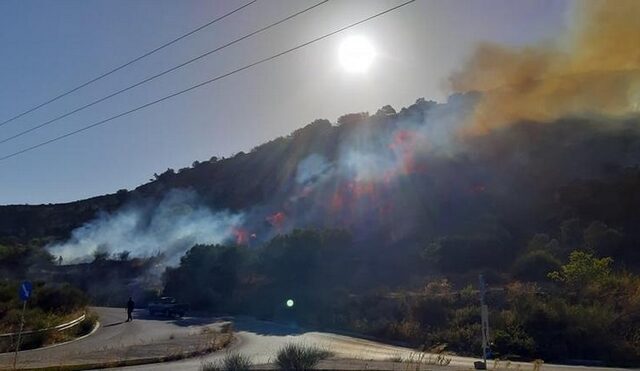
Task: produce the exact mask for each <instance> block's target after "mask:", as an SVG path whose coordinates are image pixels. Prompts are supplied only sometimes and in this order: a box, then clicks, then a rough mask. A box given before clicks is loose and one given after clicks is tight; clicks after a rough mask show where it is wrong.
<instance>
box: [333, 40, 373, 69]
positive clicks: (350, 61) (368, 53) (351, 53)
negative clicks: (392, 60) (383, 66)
mask: <svg viewBox="0 0 640 371" xmlns="http://www.w3.org/2000/svg"><path fill="white" fill-rule="evenodd" d="M338 56H339V58H340V64H341V65H342V67H343V68H344V69H345V71H347V72H352V73H365V72H367V71H368V70H369V67H371V64H372V63H373V59H374V58H375V56H376V52H375V50H374V48H373V45H372V44H371V42H369V40H367V39H366V38H364V37H362V36H351V37H349V38H347V39H345V40H344V41H343V42H342V44H340V49H339V51H338Z"/></svg>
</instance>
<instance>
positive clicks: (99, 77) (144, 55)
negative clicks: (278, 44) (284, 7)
mask: <svg viewBox="0 0 640 371" xmlns="http://www.w3.org/2000/svg"><path fill="white" fill-rule="evenodd" d="M256 1H258V0H252V1H249V2H248V3H246V4H244V5H242V6H240V7H238V8H236V9H234V10H232V11H230V12H228V13H226V14H224V15H221V16H219V17H217V18H215V19H212V20H211V21H209V22H207V23H205V24H203V25H202V26H200V27H198V28H195V29H193V30H191V31H189V32H187V33H185V34H183V35H181V36H178V37H176V38H175V39H173V40H171V41H169V42H166V43H164V44H162V45H160V46H158V47H157V48H155V49H152V50H150V51H148V52H146V53H144V54H142V55H140V56H139V57H136V58H134V59H131V60H130V61H128V62H126V63H124V64H121V65H119V66H118V67H115V68H113V69H111V70H109V71H107V72H105V73H103V74H101V75H99V76H97V77H94V78H93V79H91V80H89V81H87V82H85V83H83V84H80V85H78V86H76V87H75V88H72V89H70V90H67V91H65V92H63V93H61V94H59V95H56V96H55V97H53V98H51V99H49V100H47V101H45V102H42V103H40V104H38V105H37V106H34V107H31V108H29V109H28V110H26V111H23V112H21V113H19V114H17V115H15V116H13V117H10V118H8V119H6V120H4V121H2V122H0V126H3V125H6V124H8V123H10V122H12V121H14V120H16V119H19V118H20V117H22V116H24V115H26V114H29V113H31V112H33V111H35V110H37V109H39V108H42V107H44V106H46V105H47V104H50V103H53V102H55V101H57V100H58V99H60V98H62V97H65V96H67V95H69V94H71V93H73V92H75V91H78V90H80V89H82V88H84V87H85V86H87V85H90V84H93V83H94V82H96V81H98V80H101V79H103V78H105V77H107V76H109V75H111V74H113V73H115V72H117V71H120V70H121V69H123V68H125V67H127V66H130V65H132V64H134V63H136V62H137V61H139V60H141V59H143V58H146V57H148V56H150V55H151V54H154V53H156V52H158V51H160V50H162V49H164V48H166V47H168V46H170V45H173V44H175V43H177V42H178V41H180V40H182V39H184V38H186V37H189V36H191V35H193V34H194V33H196V32H198V31H201V30H203V29H205V28H207V27H209V26H211V25H212V24H214V23H216V22H218V21H221V20H223V19H225V18H227V17H229V16H230V15H232V14H234V13H236V12H239V11H240V10H242V9H244V8H246V7H248V6H249V5H251V4H253V3H255V2H256Z"/></svg>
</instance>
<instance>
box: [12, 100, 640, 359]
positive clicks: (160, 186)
mask: <svg viewBox="0 0 640 371" xmlns="http://www.w3.org/2000/svg"><path fill="white" fill-rule="evenodd" d="M477 98H478V95H477V94H464V95H454V96H451V97H450V99H449V101H448V102H446V103H435V102H428V101H425V100H423V99H419V100H418V101H416V103H415V104H413V105H411V106H409V107H407V108H403V109H402V110H400V111H399V112H396V111H395V110H394V109H393V108H391V107H390V106H385V107H382V108H381V109H380V110H379V111H378V112H376V113H375V114H373V115H369V114H367V113H356V114H348V115H345V116H342V117H341V118H340V119H338V121H337V122H336V123H331V122H329V121H327V120H316V121H314V122H312V123H311V124H309V125H307V126H305V127H303V128H301V129H299V130H296V131H295V132H293V133H292V134H291V135H289V136H287V137H283V138H277V139H275V140H273V141H271V142H268V143H265V144H263V145H260V146H258V147H256V148H254V149H253V150H251V151H250V152H248V153H239V154H237V155H235V156H233V157H231V158H227V159H218V158H212V159H210V160H208V161H201V162H198V161H196V162H194V164H193V165H192V166H191V167H189V168H184V169H181V170H178V171H174V170H171V169H169V170H167V171H165V172H163V173H161V174H159V175H158V174H156V175H155V176H154V180H152V181H150V182H149V183H147V184H144V185H141V186H139V187H138V188H136V189H134V190H132V191H118V192H117V193H115V194H112V195H106V196H100V197H96V198H92V199H87V200H82V201H77V202H73V203H69V204H61V205H40V206H26V205H23V206H3V207H0V269H1V270H2V272H3V274H4V276H5V277H14V278H16V279H20V278H22V277H32V278H37V279H42V280H46V281H53V282H68V283H72V284H73V285H75V286H77V287H79V288H80V289H82V290H83V291H84V292H86V293H87V294H88V295H89V297H90V299H91V300H92V301H93V302H94V303H101V304H116V303H118V300H119V299H118V298H119V296H118V295H120V294H121V293H122V292H127V291H128V292H132V293H133V295H134V296H136V298H139V299H138V300H140V301H144V300H146V299H148V298H152V297H153V296H154V295H157V294H160V293H162V294H169V295H173V296H176V297H178V298H179V299H180V300H184V301H187V302H189V303H191V304H192V305H193V306H194V307H195V308H198V309H206V310H212V311H219V312H225V313H229V312H231V313H245V314H250V315H255V316H258V317H260V318H271V319H280V320H287V321H296V322H299V323H301V324H305V325H308V326H317V327H324V328H330V329H336V328H337V329H340V330H349V331H356V332H360V333H365V334H369V335H374V336H378V337H381V338H384V339H388V340H395V341H402V342H405V343H409V344H412V345H414V346H423V347H427V348H431V347H438V349H442V348H444V349H447V350H451V351H455V352H458V353H463V354H474V353H475V354H477V352H478V349H479V343H478V336H477V334H478V333H479V323H478V321H479V315H478V310H479V307H478V303H477V293H476V292H475V291H474V287H475V285H476V282H477V275H478V274H479V273H483V274H484V275H485V277H486V279H487V281H488V283H489V285H490V286H491V287H494V288H495V289H494V290H492V291H491V292H490V295H489V299H488V300H489V302H490V305H491V307H492V318H491V320H490V321H491V323H492V326H493V328H494V329H495V332H494V333H493V334H492V336H493V341H494V342H495V345H494V347H493V348H494V350H495V352H496V354H497V355H500V356H502V357H511V358H523V359H532V358H535V357H542V358H544V359H550V360H556V361H563V360H567V359H575V358H577V359H598V360H602V361H604V362H606V363H609V364H633V362H635V361H637V359H639V358H640V343H638V339H639V337H638V334H637V331H635V330H633V329H637V328H640V327H638V326H637V324H638V323H640V322H639V321H640V317H639V313H640V308H639V307H638V303H640V300H638V293H637V287H638V282H639V278H638V276H637V275H635V274H636V273H637V272H638V271H640V250H639V249H638V248H637V246H639V245H640V231H639V230H638V229H637V228H636V226H637V225H638V223H639V222H640V211H639V210H640V167H639V165H640V132H639V131H638V129H637V128H638V123H639V118H638V117H637V116H626V117H610V116H588V117H587V116H583V117H567V118H562V119H558V120H554V121H551V122H533V121H520V122H515V123H513V124H512V125H508V126H504V127H501V128H499V129H493V130H489V131H486V132H482V133H468V132H465V130H464V129H465V127H464V126H463V124H464V122H465V119H466V117H468V114H469V113H470V112H473V108H474V107H475V104H476V102H477ZM49 254H51V255H49ZM59 256H61V257H62V258H63V259H62V260H57V258H58V257H59ZM55 261H58V262H59V263H61V262H64V263H65V264H67V263H79V262H84V263H83V264H79V265H70V266H55V265H54V264H53V262H55ZM86 262H89V263H88V264H87V263H86ZM160 278H162V280H160ZM185 287H190V288H193V290H187V289H185ZM203 288H206V290H204V289H203ZM160 291H161V292H160ZM287 298H295V302H296V307H295V310H293V309H291V310H286V309H283V307H282V303H283V302H284V300H285V299H287ZM114 300H115V302H114ZM585 333H587V334H590V335H593V336H589V337H586V338H585V336H584V334H585ZM594 334H595V335H594Z"/></svg>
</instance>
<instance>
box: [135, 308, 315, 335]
mask: <svg viewBox="0 0 640 371" xmlns="http://www.w3.org/2000/svg"><path fill="white" fill-rule="evenodd" d="M134 319H138V320H148V321H162V322H167V323H171V324H174V325H176V326H181V327H188V326H206V325H212V324H219V325H221V324H223V323H226V322H232V323H233V328H234V330H235V331H246V332H252V333H255V334H258V335H276V336H286V335H301V334H304V333H305V332H308V331H309V330H307V329H303V328H301V327H300V326H298V325H297V324H295V323H289V324H287V323H276V322H270V321H262V320H258V319H255V318H252V317H244V316H237V317H233V316H225V317H219V316H206V315H203V316H197V317H191V316H185V317H169V316H161V315H153V316H152V315H150V314H149V312H148V311H146V310H136V311H135V312H134Z"/></svg>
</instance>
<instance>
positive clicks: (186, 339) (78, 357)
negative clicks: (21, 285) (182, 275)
mask: <svg viewBox="0 0 640 371" xmlns="http://www.w3.org/2000/svg"><path fill="white" fill-rule="evenodd" d="M92 310H93V311H95V312H97V313H98V315H99V316H100V327H99V328H98V330H97V331H96V332H95V333H93V334H92V335H90V336H88V337H86V338H84V339H81V340H77V341H73V342H70V343H67V344H62V345H58V346H53V347H48V348H43V349H34V350H27V351H23V352H20V353H19V358H18V365H19V366H21V367H44V366H57V365H62V364H87V363H100V362H113V361H120V360H123V359H128V358H143V357H150V356H155V355H164V354H166V353H167V352H179V351H188V350H190V349H193V348H195V347H197V346H198V345H201V344H198V343H197V341H198V340H199V339H200V338H201V337H202V336H203V335H202V329H203V328H204V327H216V326H218V325H219V324H220V322H217V321H216V320H215V319H201V318H192V317H191V318H190V317H185V318H183V319H163V318H151V317H148V316H146V315H145V312H144V311H136V312H135V313H134V321H133V322H124V321H125V320H126V318H127V315H126V313H125V310H124V309H123V308H92ZM12 362H13V353H3V354H0V369H6V368H9V367H10V366H11V365H12Z"/></svg>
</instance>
